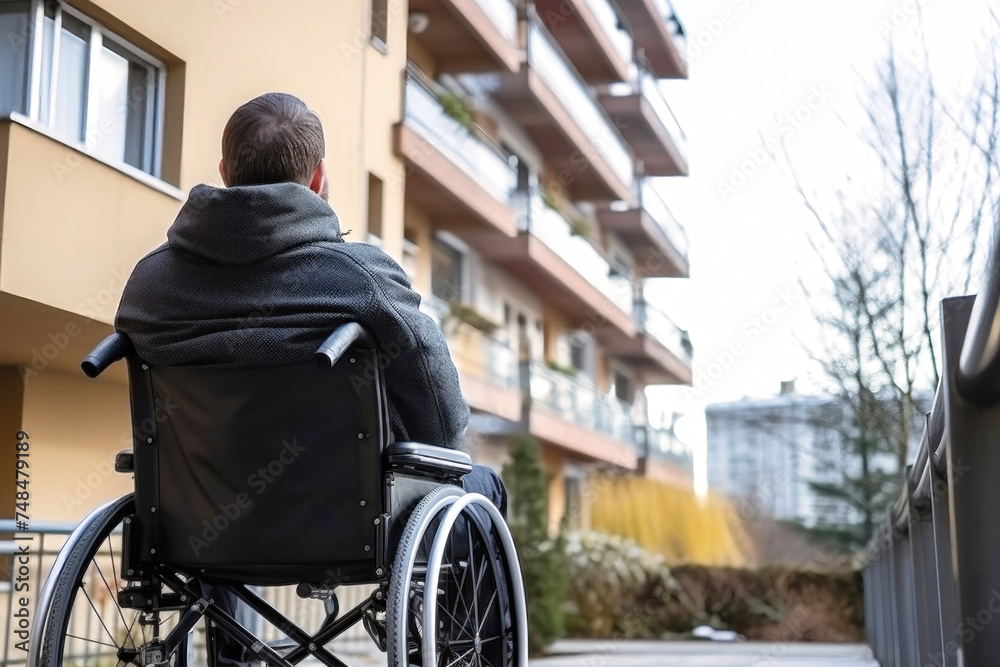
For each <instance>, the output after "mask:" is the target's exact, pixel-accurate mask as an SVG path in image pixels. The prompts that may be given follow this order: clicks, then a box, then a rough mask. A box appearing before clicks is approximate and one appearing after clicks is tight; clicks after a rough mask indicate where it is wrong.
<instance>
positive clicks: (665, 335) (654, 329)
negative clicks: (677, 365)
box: [635, 301, 694, 366]
mask: <svg viewBox="0 0 1000 667" xmlns="http://www.w3.org/2000/svg"><path fill="white" fill-rule="evenodd" d="M635 313H636V324H638V326H639V329H641V330H642V331H643V332H644V333H646V334H648V335H650V336H652V337H653V338H655V339H656V340H658V341H659V342H660V343H661V344H662V345H663V346H664V347H665V348H667V349H668V350H670V351H671V352H673V353H674V355H676V356H677V358H678V359H680V360H682V361H684V362H685V363H686V364H688V365H689V366H690V365H691V358H692V356H693V354H694V347H693V346H692V345H691V338H690V337H689V336H688V332H687V331H685V330H684V329H681V328H680V327H679V326H677V325H676V324H674V322H673V320H671V319H670V318H669V317H667V316H666V315H665V314H664V313H663V311H661V310H660V309H659V308H656V307H655V306H652V305H650V304H649V302H648V301H636V302H635Z"/></svg>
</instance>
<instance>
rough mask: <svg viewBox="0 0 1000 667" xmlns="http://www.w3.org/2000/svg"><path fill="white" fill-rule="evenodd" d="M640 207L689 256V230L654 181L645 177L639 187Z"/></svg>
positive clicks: (680, 250)
mask: <svg viewBox="0 0 1000 667" xmlns="http://www.w3.org/2000/svg"><path fill="white" fill-rule="evenodd" d="M639 207H640V208H642V209H643V210H644V211H646V213H647V214H648V215H649V217H650V218H651V219H652V220H653V222H655V223H656V225H657V226H658V227H659V228H660V229H661V230H663V233H664V234H666V235H667V238H668V239H669V240H670V243H671V244H672V245H673V246H674V248H676V249H677V252H679V253H680V254H681V255H682V256H683V257H684V259H685V261H686V260H687V257H688V237H687V232H686V231H684V227H682V226H681V223H679V222H677V218H675V217H674V214H673V213H672V212H671V211H670V208H669V207H668V206H667V204H666V202H664V201H663V197H661V196H660V193H659V192H657V191H656V188H655V187H653V183H652V182H651V181H650V180H649V179H648V178H645V179H643V181H642V184H641V185H640V187H639Z"/></svg>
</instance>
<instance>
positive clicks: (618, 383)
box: [615, 370, 635, 405]
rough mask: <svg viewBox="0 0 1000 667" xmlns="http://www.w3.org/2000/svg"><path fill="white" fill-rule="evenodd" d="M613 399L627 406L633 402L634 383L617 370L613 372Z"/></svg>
mask: <svg viewBox="0 0 1000 667" xmlns="http://www.w3.org/2000/svg"><path fill="white" fill-rule="evenodd" d="M615 397H616V398H617V399H618V400H620V401H624V402H625V403H628V404H629V405H632V403H633V401H635V382H634V381H633V380H632V378H630V377H629V376H628V375H625V374H624V373H622V372H621V371H619V370H616V371H615Z"/></svg>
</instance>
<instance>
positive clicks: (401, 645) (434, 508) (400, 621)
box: [386, 486, 464, 667]
mask: <svg viewBox="0 0 1000 667" xmlns="http://www.w3.org/2000/svg"><path fill="white" fill-rule="evenodd" d="M463 494H464V491H463V490H462V489H460V488H458V487H457V486H439V487H438V488H436V489H434V490H433V491H431V492H430V493H428V494H427V495H426V496H424V498H423V500H421V501H420V502H419V503H418V504H417V506H416V508H414V510H413V513H412V514H410V517H409V518H408V519H407V521H406V527H405V528H404V529H403V534H402V536H400V538H399V545H398V547H397V549H396V556H395V558H394V559H393V564H392V576H391V578H390V581H389V599H388V600H387V601H386V632H387V640H388V642H387V651H386V653H387V654H388V658H389V667H408V665H409V664H410V661H409V653H410V640H411V636H410V635H411V632H410V626H411V623H410V590H411V583H412V576H407V575H406V574H405V573H406V572H409V571H410V570H411V569H412V568H413V566H414V564H415V563H416V561H417V560H418V558H420V557H422V558H423V560H424V562H426V560H427V552H428V551H429V550H430V541H431V540H433V538H434V531H433V530H428V529H429V528H430V527H431V523H432V522H433V521H434V518H435V516H436V515H437V514H439V513H440V512H443V511H444V510H445V509H447V505H445V506H439V503H440V502H441V501H443V500H444V499H447V498H459V497H461V496H462V495H463ZM421 552H422V554H421ZM397 628H406V629H405V630H403V631H402V632H400V631H399V630H398V629H397ZM413 639H414V640H415V641H416V646H417V650H418V651H419V640H416V638H413Z"/></svg>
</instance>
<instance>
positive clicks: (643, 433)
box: [635, 424, 694, 488]
mask: <svg viewBox="0 0 1000 667" xmlns="http://www.w3.org/2000/svg"><path fill="white" fill-rule="evenodd" d="M635 441H636V443H637V447H638V448H639V450H640V452H641V454H640V456H642V459H641V461H640V464H639V467H640V469H641V470H642V473H643V474H644V475H645V476H646V477H650V478H652V479H655V480H657V481H660V482H665V483H668V484H674V485H676V486H682V487H687V488H690V487H691V485H692V483H693V479H692V476H693V474H694V457H693V455H692V453H691V448H690V447H689V446H688V445H686V444H685V443H683V442H681V440H680V439H678V438H677V436H675V435H674V433H673V431H672V430H668V429H665V428H654V427H652V426H649V425H646V424H637V425H636V426H635Z"/></svg>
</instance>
